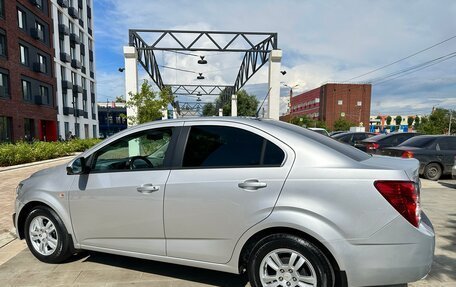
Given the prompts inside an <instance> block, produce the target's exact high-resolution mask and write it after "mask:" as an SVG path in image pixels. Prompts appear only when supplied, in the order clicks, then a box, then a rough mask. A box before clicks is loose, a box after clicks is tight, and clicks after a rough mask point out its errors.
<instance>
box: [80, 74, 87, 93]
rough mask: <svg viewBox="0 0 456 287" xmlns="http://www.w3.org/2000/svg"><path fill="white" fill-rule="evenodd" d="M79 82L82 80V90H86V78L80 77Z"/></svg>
mask: <svg viewBox="0 0 456 287" xmlns="http://www.w3.org/2000/svg"><path fill="white" fill-rule="evenodd" d="M81 80H82V89H83V90H87V81H86V78H84V77H81Z"/></svg>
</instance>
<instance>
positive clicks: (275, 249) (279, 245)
mask: <svg viewBox="0 0 456 287" xmlns="http://www.w3.org/2000/svg"><path fill="white" fill-rule="evenodd" d="M247 272H248V275H249V281H250V284H251V285H252V287H260V286H277V287H279V286H280V287H300V286H316V287H331V286H333V284H334V276H333V275H334V273H333V270H332V267H331V265H330V264H329V263H328V260H326V257H325V255H324V254H323V252H321V251H320V250H319V249H318V248H317V247H316V246H315V245H314V244H312V243H310V242H309V241H307V240H304V239H302V238H300V237H297V236H294V235H289V234H274V235H270V236H268V237H266V238H264V239H263V240H261V241H260V242H259V243H258V244H257V245H256V247H255V248H254V250H253V251H252V253H251V255H250V260H249V263H248V267H247Z"/></svg>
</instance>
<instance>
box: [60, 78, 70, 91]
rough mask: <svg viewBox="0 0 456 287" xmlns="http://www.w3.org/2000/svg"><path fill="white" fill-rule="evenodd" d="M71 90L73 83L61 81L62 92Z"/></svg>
mask: <svg viewBox="0 0 456 287" xmlns="http://www.w3.org/2000/svg"><path fill="white" fill-rule="evenodd" d="M71 89H73V83H72V82H70V81H65V80H62V90H71Z"/></svg>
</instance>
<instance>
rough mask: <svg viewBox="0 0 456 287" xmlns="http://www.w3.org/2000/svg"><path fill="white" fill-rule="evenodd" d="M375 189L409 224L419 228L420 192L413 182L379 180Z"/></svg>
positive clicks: (375, 183) (375, 184)
mask: <svg viewBox="0 0 456 287" xmlns="http://www.w3.org/2000/svg"><path fill="white" fill-rule="evenodd" d="M374 186H375V188H377V190H378V191H379V192H380V194H381V195H382V196H383V197H384V198H385V199H386V200H387V201H388V202H389V203H390V204H391V205H392V206H393V207H394V209H396V210H397V212H399V213H400V214H401V215H402V216H403V217H404V218H405V219H407V221H408V222H410V223H411V224H412V225H413V226H415V227H418V226H419V225H420V220H421V206H420V191H419V187H418V185H417V184H415V183H414V182H412V181H389V180H379V181H376V182H374Z"/></svg>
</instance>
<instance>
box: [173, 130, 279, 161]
mask: <svg viewBox="0 0 456 287" xmlns="http://www.w3.org/2000/svg"><path fill="white" fill-rule="evenodd" d="M284 158H285V153H284V152H283V151H282V149H280V148H279V147H278V146H276V145H275V144H273V143H272V142H270V141H268V140H266V139H264V138H263V137H261V136H259V135H257V134H254V133H252V132H249V131H246V130H243V129H239V128H233V127H225V126H192V127H191V130H190V134H189V136H188V140H187V145H186V147H185V152H184V158H183V162H182V166H183V167H184V168H197V167H205V168H209V167H248V166H280V165H281V164H282V162H283V160H284Z"/></svg>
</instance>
